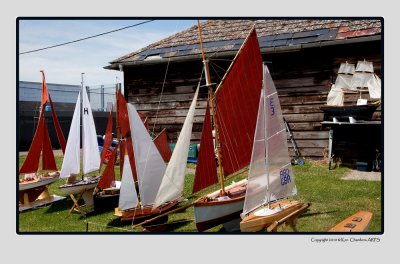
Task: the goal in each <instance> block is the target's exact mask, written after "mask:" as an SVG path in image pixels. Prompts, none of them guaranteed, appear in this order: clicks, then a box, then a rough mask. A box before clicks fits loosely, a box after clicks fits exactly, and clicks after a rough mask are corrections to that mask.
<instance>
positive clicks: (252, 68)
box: [194, 23, 262, 231]
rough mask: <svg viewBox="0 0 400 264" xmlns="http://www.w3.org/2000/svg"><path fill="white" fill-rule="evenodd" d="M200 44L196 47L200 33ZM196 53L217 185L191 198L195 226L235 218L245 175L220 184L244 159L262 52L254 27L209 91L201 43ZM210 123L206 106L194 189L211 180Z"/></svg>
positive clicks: (253, 120) (247, 153)
mask: <svg viewBox="0 0 400 264" xmlns="http://www.w3.org/2000/svg"><path fill="white" fill-rule="evenodd" d="M198 24H199V23H198ZM199 32H200V24H199ZM200 44H201V46H202V38H201V32H200ZM202 54H203V62H204V68H205V69H206V81H207V86H208V87H209V104H210V105H211V116H212V117H213V118H212V121H213V126H214V131H215V144H216V149H217V157H218V168H219V179H220V184H221V189H220V190H218V191H216V192H213V193H210V194H207V195H205V196H203V197H200V198H199V199H198V200H197V201H195V202H194V212H195V222H196V227H197V229H198V230H199V231H204V230H207V229H209V228H211V227H214V226H216V225H219V224H223V223H226V222H229V221H231V220H234V219H237V218H239V216H240V213H241V212H242V209H243V203H244V195H245V190H246V181H247V180H246V179H244V180H242V181H240V182H237V183H233V184H231V185H229V186H227V187H225V177H226V176H228V175H232V174H234V173H237V172H238V171H240V170H242V169H243V168H245V167H246V166H247V165H248V164H249V163H250V158H251V149H252V145H253V135H254V131H255V126H256V118H257V110H258V109H257V102H258V100H259V98H260V90H261V86H262V57H261V53H260V47H259V44H258V40H257V34H256V31H255V29H254V28H253V29H252V30H251V31H250V33H249V35H248V36H247V38H246V39H245V41H244V43H243V45H242V47H241V48H240V49H239V51H238V53H237V55H236V57H235V58H234V60H233V62H232V63H231V65H230V67H229V69H228V71H227V72H226V73H225V76H224V77H223V79H222V81H221V82H220V84H219V86H218V87H217V89H216V91H215V95H214V93H213V90H212V88H211V84H210V76H209V72H208V64H207V61H206V59H205V57H204V52H203V48H202ZM207 108H208V107H207ZM210 122H211V120H210V114H209V109H207V111H206V116H205V121H204V125H203V132H202V133H203V134H202V138H201V142H200V153H199V158H198V164H197V168H196V174H195V184H194V191H195V192H196V191H198V190H201V189H203V188H205V187H207V186H209V185H211V184H213V183H215V182H216V181H217V172H216V171H217V170H216V169H217V168H216V165H215V155H214V148H213V142H212V134H211V133H212V132H211V124H210Z"/></svg>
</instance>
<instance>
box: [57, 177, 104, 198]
mask: <svg viewBox="0 0 400 264" xmlns="http://www.w3.org/2000/svg"><path fill="white" fill-rule="evenodd" d="M99 179H100V178H99V177H95V178H85V179H84V180H83V181H78V182H76V183H73V184H64V185H61V186H60V187H59V190H60V192H61V193H62V194H63V195H70V194H77V193H82V192H84V191H89V190H93V189H94V188H96V186H97V183H98V182H99Z"/></svg>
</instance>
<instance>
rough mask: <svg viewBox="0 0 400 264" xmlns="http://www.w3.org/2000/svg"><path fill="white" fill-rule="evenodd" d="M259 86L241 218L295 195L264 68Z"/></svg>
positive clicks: (283, 133)
mask: <svg viewBox="0 0 400 264" xmlns="http://www.w3.org/2000/svg"><path fill="white" fill-rule="evenodd" d="M263 86H264V88H263V90H264V93H265V94H264V96H262V97H263V99H262V100H263V102H262V101H261V99H260V106H259V114H258V118H257V119H258V120H257V126H256V129H257V130H256V132H255V138H254V143H253V144H254V145H253V153H252V159H251V163H250V171H249V178H248V185H247V188H246V197H245V205H244V209H243V213H244V215H245V214H247V213H248V212H250V211H251V210H254V209H255V208H256V207H258V206H261V205H263V204H266V203H269V202H272V201H275V200H278V199H282V198H287V197H290V196H293V195H295V194H297V189H296V185H295V182H294V177H293V170H292V165H291V163H290V157H289V151H288V146H287V134H286V128H285V125H284V122H283V115H282V110H281V107H280V103H279V97H278V93H277V92H276V88H275V85H274V82H273V81H272V78H271V75H270V73H269V71H268V68H267V66H265V65H264V81H263ZM260 112H262V113H260ZM261 119H264V120H261ZM256 144H257V146H256ZM262 145H264V146H262ZM263 163H264V164H263Z"/></svg>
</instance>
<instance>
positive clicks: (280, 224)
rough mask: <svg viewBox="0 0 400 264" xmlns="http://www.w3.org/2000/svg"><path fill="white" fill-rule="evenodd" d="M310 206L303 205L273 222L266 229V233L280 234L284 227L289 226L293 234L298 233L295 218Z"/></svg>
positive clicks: (308, 204)
mask: <svg viewBox="0 0 400 264" xmlns="http://www.w3.org/2000/svg"><path fill="white" fill-rule="evenodd" d="M310 206H311V203H306V204H303V205H302V206H301V207H300V208H299V209H297V210H296V211H294V212H292V213H291V214H288V215H287V216H285V217H284V218H282V219H280V220H278V221H275V222H273V223H272V224H271V225H269V226H268V227H267V231H268V232H282V231H284V229H285V227H287V226H290V227H291V228H292V229H293V231H294V232H298V230H297V227H296V222H297V218H299V216H300V215H301V214H302V213H304V212H306V211H307V210H308V208H309V207H310Z"/></svg>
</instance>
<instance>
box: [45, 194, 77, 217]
mask: <svg viewBox="0 0 400 264" xmlns="http://www.w3.org/2000/svg"><path fill="white" fill-rule="evenodd" d="M73 205H74V202H73V201H72V200H71V198H70V197H69V196H68V197H66V198H65V199H63V200H60V201H57V202H54V203H52V204H51V205H50V207H49V208H48V209H47V210H46V211H45V213H46V214H52V213H57V212H60V211H66V212H67V213H68V211H69V210H70V209H71V207H72V206H73Z"/></svg>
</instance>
